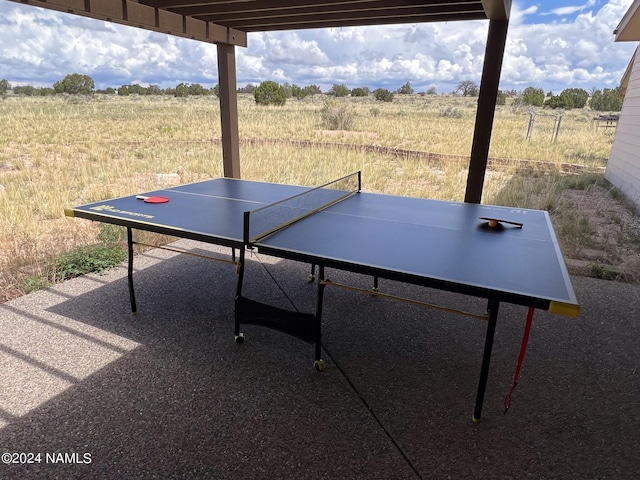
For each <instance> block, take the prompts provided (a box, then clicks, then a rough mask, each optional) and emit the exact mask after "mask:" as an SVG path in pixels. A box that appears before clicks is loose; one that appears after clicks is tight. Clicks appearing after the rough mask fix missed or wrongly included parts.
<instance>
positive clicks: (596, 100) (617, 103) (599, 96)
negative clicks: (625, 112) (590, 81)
mask: <svg viewBox="0 0 640 480" xmlns="http://www.w3.org/2000/svg"><path fill="white" fill-rule="evenodd" d="M623 100H624V96H623V95H622V93H621V89H620V88H619V87H618V88H613V89H611V88H605V89H604V90H602V91H600V90H596V91H595V92H593V94H592V95H591V100H590V101H589V106H590V107H591V108H592V109H593V110H596V111H599V112H619V111H620V110H622V101H623Z"/></svg>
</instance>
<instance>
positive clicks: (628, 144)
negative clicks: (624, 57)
mask: <svg viewBox="0 0 640 480" xmlns="http://www.w3.org/2000/svg"><path fill="white" fill-rule="evenodd" d="M639 52H640V49H638V50H636V53H635V55H634V61H633V67H632V70H631V77H630V79H629V85H628V86H627V92H626V94H625V97H624V103H623V105H622V111H621V112H620V120H619V121H618V127H617V129H616V135H615V138H614V141H613V146H612V147H611V154H610V157H609V162H608V164H607V169H606V172H605V178H606V179H607V180H609V181H610V182H611V183H612V184H613V185H614V186H615V187H617V188H618V189H619V190H620V191H622V192H623V193H624V194H625V196H626V197H627V198H628V199H629V200H630V201H632V202H633V203H634V204H635V205H637V207H638V209H640V53H639Z"/></svg>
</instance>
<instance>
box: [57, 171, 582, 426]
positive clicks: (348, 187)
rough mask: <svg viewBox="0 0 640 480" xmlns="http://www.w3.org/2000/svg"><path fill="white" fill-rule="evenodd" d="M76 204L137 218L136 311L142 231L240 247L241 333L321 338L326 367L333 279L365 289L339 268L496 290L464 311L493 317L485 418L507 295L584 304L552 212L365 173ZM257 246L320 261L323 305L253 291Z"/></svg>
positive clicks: (516, 300) (555, 307) (571, 311)
mask: <svg viewBox="0 0 640 480" xmlns="http://www.w3.org/2000/svg"><path fill="white" fill-rule="evenodd" d="M147 197H160V200H161V201H165V202H166V203H157V204H156V203H146V201H144V200H141V199H145V198H147ZM65 214H66V215H67V216H72V217H79V218H85V219H90V220H94V221H99V222H105V223H110V224H115V225H120V226H123V227H126V229H127V240H128V251H129V259H128V285H129V294H130V300H131V309H132V311H133V312H135V311H136V309H137V307H136V301H135V293H134V288H133V246H134V244H135V243H136V242H135V241H134V239H133V233H132V230H133V229H137V230H146V231H150V232H156V233H161V234H166V235H171V236H175V237H180V238H187V239H192V240H196V241H201V242H206V243H211V244H216V245H221V246H226V247H231V249H232V254H231V260H226V261H229V262H231V263H233V264H235V266H236V269H237V274H238V275H237V276H238V282H237V286H236V297H235V326H234V333H235V339H236V341H237V342H238V343H242V342H243V341H244V336H243V334H242V332H241V331H240V329H241V325H242V324H254V325H262V326H266V327H270V328H273V329H276V330H279V331H282V332H285V333H287V334H290V335H294V336H296V337H298V338H300V339H302V340H304V341H307V342H309V343H312V344H314V346H315V358H314V365H315V367H316V369H317V370H322V369H323V368H324V361H323V359H322V358H321V332H322V308H323V297H324V289H325V288H326V287H327V286H337V287H343V288H349V289H353V290H359V289H357V288H355V287H352V286H349V285H339V284H335V283H333V282H331V281H329V280H327V279H326V277H325V269H327V268H333V269H339V270H345V271H350V272H355V273H358V274H364V275H367V276H371V277H372V278H373V279H374V289H373V290H371V291H369V290H367V292H368V293H369V294H375V295H382V296H386V297H391V298H395V299H399V298H398V297H392V296H390V295H387V294H384V293H381V292H379V291H378V288H377V287H378V278H385V279H390V280H396V281H400V282H405V283H410V284H415V285H419V286H425V287H431V288H436V289H441V290H447V291H451V292H457V293H462V294H466V295H471V296H475V297H480V298H484V299H486V300H487V311H486V312H482V313H480V314H473V313H467V312H457V313H461V314H464V315H469V316H473V317H478V318H482V319H484V320H486V321H487V333H486V338H485V345H484V353H483V358H482V365H481V369H480V380H479V384H478V390H477V395H476V403H475V408H474V413H473V417H472V418H473V420H474V421H476V422H477V421H479V419H480V416H481V412H482V405H483V401H484V393H485V389H486V384H487V379H488V374H489V364H490V359H491V350H492V345H493V338H494V333H495V329H496V322H497V318H498V309H499V305H500V303H501V302H507V303H512V304H517V305H523V306H526V307H530V309H533V308H536V309H542V310H548V311H550V312H552V313H557V314H560V315H564V316H570V317H574V316H577V315H578V313H579V305H578V301H577V298H576V295H575V293H574V291H573V287H572V285H571V280H570V278H569V275H568V272H567V269H566V266H565V263H564V260H563V257H562V253H561V251H560V248H559V245H558V242H557V239H556V236H555V233H554V231H553V227H552V224H551V221H550V218H549V215H548V213H547V212H546V211H541V210H531V209H522V208H509V207H500V206H491V205H481V204H470V203H459V202H450V201H439V200H428V199H421V198H410V197H401V196H392V195H384V194H375V193H366V192H362V191H361V175H360V172H356V173H355V174H351V175H347V176H345V177H343V178H341V179H338V180H335V181H333V182H329V183H328V184H325V185H322V186H320V187H315V188H311V187H304V186H294V185H283V184H275V183H265V182H256V181H247V180H237V179H230V178H219V179H214V180H206V181H201V182H197V183H192V184H188V185H181V186H176V187H172V188H166V189H162V190H157V191H153V192H147V193H145V194H144V195H143V196H140V195H132V196H126V197H121V198H117V199H110V200H104V201H99V202H94V203H90V204H88V205H83V206H78V207H74V208H70V209H67V210H65ZM496 220H498V221H497V222H496ZM407 246H411V247H412V250H413V252H414V253H413V254H411V255H408V254H407V253H406V249H405V248H403V247H407ZM249 249H257V251H258V252H260V253H264V254H267V255H271V256H275V257H279V258H284V259H290V260H295V261H300V262H306V263H308V264H310V265H311V266H312V269H311V272H312V275H311V276H310V279H313V274H314V272H315V271H316V270H315V269H316V267H317V272H318V278H317V299H316V311H315V312H314V313H300V312H295V311H289V310H284V309H281V308H276V307H274V306H271V305H267V304H264V303H261V302H258V301H256V300H253V299H250V298H249V297H248V296H246V295H244V294H243V279H244V274H245V268H244V267H245V254H246V251H247V250H249ZM236 250H237V251H238V252H239V255H236ZM415 252H418V253H415ZM400 300H407V301H410V302H412V303H420V304H423V302H416V301H412V300H410V299H400ZM425 305H426V306H431V307H434V308H441V307H438V306H435V305H429V304H425ZM531 312H532V310H531ZM523 345H524V342H523ZM522 353H523V351H521V354H522ZM521 356H522V355H521ZM514 385H515V383H514Z"/></svg>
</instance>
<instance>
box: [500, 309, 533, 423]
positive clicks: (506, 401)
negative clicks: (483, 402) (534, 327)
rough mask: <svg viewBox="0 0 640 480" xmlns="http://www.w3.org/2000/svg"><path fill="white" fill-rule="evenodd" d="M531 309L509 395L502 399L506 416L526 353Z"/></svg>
mask: <svg viewBox="0 0 640 480" xmlns="http://www.w3.org/2000/svg"><path fill="white" fill-rule="evenodd" d="M534 311H535V309H534V308H533V307H530V308H529V312H528V313H527V323H526V324H525V326H524V335H523V336H522V344H521V345H520V354H519V355H518V363H517V364H516V373H515V374H514V375H513V384H512V385H511V389H510V390H509V393H507V394H506V395H505V397H504V413H505V414H506V413H507V411H508V410H509V407H510V406H511V394H512V393H513V391H514V390H515V389H516V386H517V385H518V378H519V377H520V370H521V369H522V363H523V362H524V354H525V352H526V351H527V344H528V343H529V332H530V331H531V323H532V322H533V312H534Z"/></svg>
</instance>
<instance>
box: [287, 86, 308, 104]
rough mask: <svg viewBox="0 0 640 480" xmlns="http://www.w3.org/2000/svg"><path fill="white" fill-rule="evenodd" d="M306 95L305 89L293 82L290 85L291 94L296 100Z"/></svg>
mask: <svg viewBox="0 0 640 480" xmlns="http://www.w3.org/2000/svg"><path fill="white" fill-rule="evenodd" d="M307 95H308V93H307V91H306V90H305V89H304V88H302V87H301V86H299V85H296V84H295V83H294V84H293V85H291V96H292V97H293V98H296V99H298V100H302V99H303V98H304V97H306V96H307Z"/></svg>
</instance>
